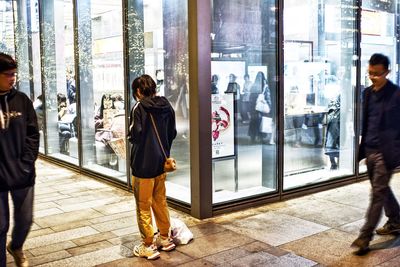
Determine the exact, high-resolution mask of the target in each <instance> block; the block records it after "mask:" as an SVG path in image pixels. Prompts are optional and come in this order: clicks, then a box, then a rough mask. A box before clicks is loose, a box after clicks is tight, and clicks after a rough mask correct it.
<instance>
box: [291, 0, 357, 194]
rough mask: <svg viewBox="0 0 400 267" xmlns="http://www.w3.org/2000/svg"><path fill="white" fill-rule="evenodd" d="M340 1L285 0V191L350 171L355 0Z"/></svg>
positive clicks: (352, 147)
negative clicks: (352, 1)
mask: <svg viewBox="0 0 400 267" xmlns="http://www.w3.org/2000/svg"><path fill="white" fill-rule="evenodd" d="M339 2H340V1H339ZM342 2H343V3H342V4H340V3H338V1H334V0H322V1H317V0H306V1H297V0H285V5H284V41H285V42H284V94H285V96H284V99H285V100H284V105H285V109H284V110H285V114H284V128H285V131H284V190H287V189H291V188H296V187H301V186H305V185H309V184H314V183H318V182H321V181H326V180H330V179H334V178H339V177H343V176H346V175H351V174H354V163H355V162H354V108H355V107H354V90H355V84H356V71H355V62H356V61H355V59H357V57H355V56H354V55H355V47H354V43H355V34H354V32H355V27H356V24H355V15H356V12H355V10H356V5H355V3H352V4H349V1H342ZM350 2H351V1H350ZM354 2H355V1H354Z"/></svg>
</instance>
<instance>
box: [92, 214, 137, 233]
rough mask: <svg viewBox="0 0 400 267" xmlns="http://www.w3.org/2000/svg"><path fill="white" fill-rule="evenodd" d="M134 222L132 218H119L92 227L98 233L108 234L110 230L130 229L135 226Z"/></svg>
mask: <svg viewBox="0 0 400 267" xmlns="http://www.w3.org/2000/svg"><path fill="white" fill-rule="evenodd" d="M136 224H137V223H136V221H135V220H132V218H126V217H125V218H120V219H116V220H112V221H107V222H103V223H99V224H93V225H92V227H93V228H94V229H96V230H98V231H99V232H108V231H111V230H116V229H122V228H127V227H132V226H133V225H136Z"/></svg>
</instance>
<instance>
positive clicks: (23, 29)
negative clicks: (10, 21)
mask: <svg viewBox="0 0 400 267" xmlns="http://www.w3.org/2000/svg"><path fill="white" fill-rule="evenodd" d="M14 18H15V29H14V30H15V49H16V50H15V58H16V60H17V61H18V70H17V71H18V77H17V87H18V90H19V91H21V92H23V93H25V94H26V95H27V96H28V97H31V86H30V80H31V79H32V76H31V75H30V66H29V63H30V58H29V38H30V36H29V35H28V34H29V33H28V7H27V5H26V1H21V0H17V1H14Z"/></svg>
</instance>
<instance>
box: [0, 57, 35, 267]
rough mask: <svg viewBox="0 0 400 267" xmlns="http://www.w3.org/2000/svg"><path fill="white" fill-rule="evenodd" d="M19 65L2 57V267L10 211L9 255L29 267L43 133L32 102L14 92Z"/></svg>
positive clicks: (0, 262)
mask: <svg viewBox="0 0 400 267" xmlns="http://www.w3.org/2000/svg"><path fill="white" fill-rule="evenodd" d="M16 71H17V63H16V61H15V60H14V59H13V58H12V57H10V56H9V55H7V54H4V53H0V267H5V266H6V241H7V231H8V229H9V225H10V223H9V221H10V211H9V203H8V196H9V194H10V195H11V198H12V201H13V206H14V228H13V230H12V234H11V241H10V242H9V243H8V245H7V251H8V252H9V253H10V254H11V255H12V256H13V257H14V260H15V264H16V265H17V266H28V261H27V259H26V257H25V255H24V252H23V250H22V246H23V244H24V242H25V239H26V237H27V235H28V233H29V230H30V227H31V225H32V217H33V216H32V213H33V193H34V192H33V186H34V183H35V161H36V158H37V155H38V150H39V130H38V124H37V120H36V113H35V111H34V109H33V104H32V101H31V100H30V99H29V98H28V97H27V96H26V95H25V94H23V93H21V92H19V91H17V90H16V89H15V88H14V84H15V80H16Z"/></svg>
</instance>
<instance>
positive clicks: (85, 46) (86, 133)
mask: <svg viewBox="0 0 400 267" xmlns="http://www.w3.org/2000/svg"><path fill="white" fill-rule="evenodd" d="M76 4H77V11H78V17H77V20H78V51H79V62H80V64H79V79H80V80H79V85H80V91H79V92H80V100H81V131H82V153H83V154H82V157H83V160H82V162H83V167H84V168H87V169H89V170H92V171H95V172H98V173H101V174H103V175H106V176H109V177H111V178H113V179H118V180H120V181H122V182H125V183H126V181H127V179H126V151H125V137H126V133H125V119H126V115H125V114H126V111H125V104H124V103H125V99H124V88H125V87H124V65H123V62H124V59H123V39H122V18H123V16H122V2H121V1H111V0H110V1H101V0H82V1H77V2H76Z"/></svg>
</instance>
